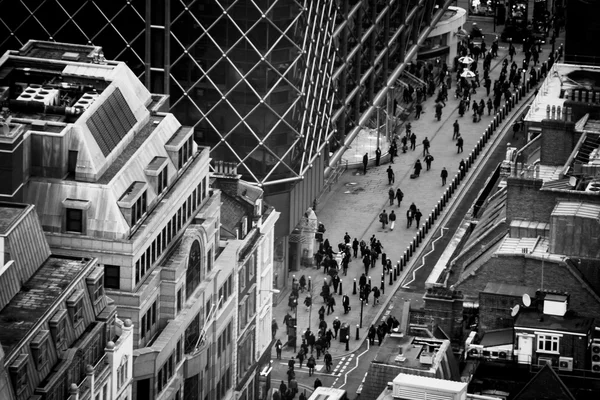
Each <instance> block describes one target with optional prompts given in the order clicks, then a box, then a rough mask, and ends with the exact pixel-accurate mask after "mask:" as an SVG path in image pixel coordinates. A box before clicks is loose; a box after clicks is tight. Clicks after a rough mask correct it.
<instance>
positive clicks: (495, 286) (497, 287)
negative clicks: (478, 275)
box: [483, 282, 537, 298]
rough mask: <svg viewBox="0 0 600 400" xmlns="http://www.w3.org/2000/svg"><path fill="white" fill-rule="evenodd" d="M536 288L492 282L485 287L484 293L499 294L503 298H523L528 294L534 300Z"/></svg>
mask: <svg viewBox="0 0 600 400" xmlns="http://www.w3.org/2000/svg"><path fill="white" fill-rule="evenodd" d="M536 290H537V289H536V288H532V287H528V286H519V285H510V284H507V283H496V282H490V283H488V284H487V285H485V289H484V290H483V293H489V294H498V295H503V296H513V297H521V296H523V295H524V294H528V295H529V297H531V298H534V297H535V292H536Z"/></svg>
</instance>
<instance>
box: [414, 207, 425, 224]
mask: <svg viewBox="0 0 600 400" xmlns="http://www.w3.org/2000/svg"><path fill="white" fill-rule="evenodd" d="M422 216H423V214H422V213H421V210H419V209H418V208H417V212H416V213H415V222H416V225H417V229H419V223H420V221H421V217H422Z"/></svg>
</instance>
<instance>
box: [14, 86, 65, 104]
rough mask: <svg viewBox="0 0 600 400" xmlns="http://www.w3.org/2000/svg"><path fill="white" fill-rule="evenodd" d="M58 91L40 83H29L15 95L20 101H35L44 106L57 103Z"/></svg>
mask: <svg viewBox="0 0 600 400" xmlns="http://www.w3.org/2000/svg"><path fill="white" fill-rule="evenodd" d="M58 96H59V92H58V90H56V89H53V88H45V87H42V86H40V85H31V86H28V87H27V89H25V90H24V91H23V93H21V94H20V95H19V97H17V100H21V101H35V102H39V103H43V104H44V105H46V106H55V105H58Z"/></svg>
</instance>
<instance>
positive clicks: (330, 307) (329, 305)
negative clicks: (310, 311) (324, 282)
mask: <svg viewBox="0 0 600 400" xmlns="http://www.w3.org/2000/svg"><path fill="white" fill-rule="evenodd" d="M333 306H335V299H334V298H333V296H329V298H328V299H327V315H329V312H330V311H331V312H332V313H333V312H334V311H335V310H334V309H333Z"/></svg>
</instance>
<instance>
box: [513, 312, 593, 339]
mask: <svg viewBox="0 0 600 400" xmlns="http://www.w3.org/2000/svg"><path fill="white" fill-rule="evenodd" d="M593 325H594V319H593V318H587V317H579V316H572V315H570V314H569V313H568V312H567V314H565V316H564V317H560V316H556V315H547V314H542V313H541V312H539V311H537V310H533V309H525V310H521V312H519V314H518V315H517V318H516V319H515V329H518V328H530V329H546V330H553V331H563V332H572V333H579V334H587V333H588V332H589V331H590V329H592V327H593Z"/></svg>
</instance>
